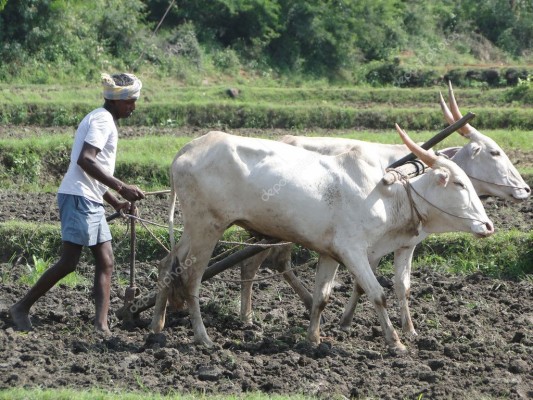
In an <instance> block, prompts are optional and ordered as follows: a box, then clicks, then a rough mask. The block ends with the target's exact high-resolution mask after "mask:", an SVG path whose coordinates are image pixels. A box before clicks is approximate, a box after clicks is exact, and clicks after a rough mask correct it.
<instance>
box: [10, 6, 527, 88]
mask: <svg viewBox="0 0 533 400" xmlns="http://www.w3.org/2000/svg"><path fill="white" fill-rule="evenodd" d="M532 48H533V3H531V2H530V1H524V0H513V1H509V0H486V1H483V2H478V1H476V0H441V1H438V2H421V1H418V0H341V1H330V0H196V1H194V2H191V1H186V0H129V1H123V0H93V1H91V2H87V1H84V0H16V1H15V0H0V58H1V59H2V64H1V66H0V81H3V82H10V83H13V82H24V83H51V82H69V83H72V82H73V81H76V82H87V81H94V80H95V79H97V78H98V76H99V74H100V72H102V71H107V70H115V69H120V70H130V71H134V72H137V73H139V74H141V75H142V76H143V77H145V78H146V77H147V76H151V77H153V78H154V79H164V78H167V79H175V80H178V81H181V82H183V83H187V84H199V83H200V82H202V81H205V80H206V79H208V80H210V81H224V80H227V79H235V78H239V79H242V80H249V79H261V80H262V81H263V82H268V81H270V82H282V83H287V82H290V83H294V84H298V83H303V82H305V81H307V80H309V79H315V80H320V79H325V80H327V81H328V82H337V83H352V84H361V83H366V84H375V85H376V84H377V85H381V84H395V85H397V86H427V85H431V84H434V83H435V81H437V80H439V79H442V77H443V75H447V77H448V78H452V80H454V81H455V83H457V84H465V85H467V84H474V85H475V84H479V83H480V82H483V83H485V84H488V85H491V86H498V85H501V84H511V85H514V84H516V83H517V82H518V79H519V78H522V79H524V78H525V77H526V76H527V74H528V63H530V62H531V57H532V52H531V49H532ZM466 64H470V66H469V67H466V68H462V67H459V68H457V66H461V65H466ZM476 66H477V67H476ZM479 66H481V67H483V68H478V67H479ZM487 67H494V68H490V69H487Z"/></svg>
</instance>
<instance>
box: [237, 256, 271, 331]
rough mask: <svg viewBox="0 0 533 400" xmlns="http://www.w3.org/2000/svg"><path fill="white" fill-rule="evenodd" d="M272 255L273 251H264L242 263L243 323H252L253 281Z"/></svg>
mask: <svg viewBox="0 0 533 400" xmlns="http://www.w3.org/2000/svg"><path fill="white" fill-rule="evenodd" d="M270 253H271V250H266V251H262V252H261V253H259V254H256V255H255V256H253V257H250V258H248V259H246V260H244V261H243V262H241V280H242V282H241V321H242V322H244V323H245V324H251V323H252V286H253V282H252V279H253V278H254V277H255V274H256V273H257V270H258V269H259V267H260V266H261V264H262V263H263V261H265V259H266V258H267V257H268V255H269V254H270Z"/></svg>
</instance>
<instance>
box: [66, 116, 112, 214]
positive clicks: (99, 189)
mask: <svg viewBox="0 0 533 400" xmlns="http://www.w3.org/2000/svg"><path fill="white" fill-rule="evenodd" d="M84 142H87V143H89V144H90V145H92V146H94V147H96V148H98V149H100V152H99V153H98V155H97V156H96V161H98V163H99V164H100V165H101V166H102V168H103V169H104V170H106V171H107V172H108V173H109V174H110V175H113V173H114V172H115V161H116V155H117V142H118V131H117V127H116V125H115V121H114V120H113V116H112V115H111V113H110V112H109V111H107V110H106V109H105V108H97V109H96V110H93V111H91V112H90V113H89V114H87V115H86V116H85V118H83V120H82V121H81V123H80V126H79V127H78V130H77V131H76V136H75V137H74V144H73V146H72V152H71V153H70V164H69V167H68V171H67V173H66V174H65V176H64V177H63V180H62V181H61V185H60V186H59V190H58V193H65V194H73V195H77V196H83V197H85V198H87V199H89V200H92V201H96V202H97V203H102V204H103V202H104V201H103V195H104V193H105V192H106V191H107V186H106V185H104V184H102V183H100V182H99V181H97V180H96V179H94V178H92V177H91V176H89V175H87V173H86V172H85V171H83V169H81V168H80V166H79V165H78V158H79V156H80V153H81V149H82V147H83V143H84Z"/></svg>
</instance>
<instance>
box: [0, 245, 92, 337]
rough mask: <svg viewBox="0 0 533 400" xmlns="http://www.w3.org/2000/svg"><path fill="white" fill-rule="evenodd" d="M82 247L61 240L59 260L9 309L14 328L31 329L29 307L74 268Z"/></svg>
mask: <svg viewBox="0 0 533 400" xmlns="http://www.w3.org/2000/svg"><path fill="white" fill-rule="evenodd" d="M82 248H83V247H82V246H80V245H78V244H74V243H70V242H63V248H62V251H61V257H60V259H59V261H57V262H56V263H55V264H54V265H52V266H51V267H50V268H48V269H47V270H46V271H45V272H44V273H43V274H42V275H41V277H40V278H39V280H38V281H37V282H36V283H35V285H33V287H32V288H31V289H30V290H29V291H28V293H26V295H25V296H24V297H23V298H22V299H21V300H19V301H18V302H17V303H15V304H13V305H12V306H11V308H10V309H9V314H10V315H11V318H12V320H13V322H14V324H15V327H16V329H18V330H20V331H30V330H31V329H32V325H31V321H30V317H29V314H30V308H31V307H32V306H33V304H34V303H35V302H36V301H37V300H39V299H40V298H41V297H42V296H44V295H45V294H46V293H47V292H48V291H49V290H50V289H51V288H52V287H54V285H55V284H57V282H59V281H60V280H61V279H63V278H64V277H65V276H67V275H68V274H70V273H71V272H74V271H75V270H76V266H77V265H78V261H79V259H80V255H81V251H82Z"/></svg>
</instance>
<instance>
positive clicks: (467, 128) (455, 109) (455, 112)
mask: <svg viewBox="0 0 533 400" xmlns="http://www.w3.org/2000/svg"><path fill="white" fill-rule="evenodd" d="M448 97H449V98H450V99H449V100H450V108H451V109H452V114H453V116H454V118H455V120H456V121H457V120H459V119H461V118H463V115H462V114H461V111H459V107H458V106H457V101H456V100H455V95H454V94H453V88H452V81H448ZM472 130H473V128H472V126H471V125H470V124H465V125H464V126H463V127H462V128H461V129H460V132H461V134H462V135H466V134H468V133H470V132H471V131H472Z"/></svg>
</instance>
